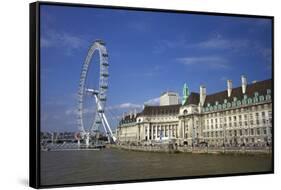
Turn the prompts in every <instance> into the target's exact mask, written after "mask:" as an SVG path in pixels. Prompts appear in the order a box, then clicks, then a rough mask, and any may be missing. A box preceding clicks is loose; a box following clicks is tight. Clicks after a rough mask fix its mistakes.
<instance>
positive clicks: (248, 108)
mask: <svg viewBox="0 0 281 190" xmlns="http://www.w3.org/2000/svg"><path fill="white" fill-rule="evenodd" d="M268 108H269V109H271V108H272V104H271V103H270V104H262V105H258V106H251V107H245V108H238V109H232V110H227V111H224V112H216V113H209V114H205V117H206V118H211V117H218V116H224V115H229V114H239V113H244V112H250V111H252V112H255V111H259V110H264V109H268Z"/></svg>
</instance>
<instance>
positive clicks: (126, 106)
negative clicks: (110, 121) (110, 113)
mask: <svg viewBox="0 0 281 190" xmlns="http://www.w3.org/2000/svg"><path fill="white" fill-rule="evenodd" d="M140 108H142V105H139V104H133V103H130V102H126V103H122V104H118V105H115V106H109V107H107V109H108V110H116V109H140Z"/></svg>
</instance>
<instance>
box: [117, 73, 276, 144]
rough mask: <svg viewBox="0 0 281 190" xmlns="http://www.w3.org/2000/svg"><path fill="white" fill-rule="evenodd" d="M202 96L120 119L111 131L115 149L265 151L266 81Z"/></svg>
mask: <svg viewBox="0 0 281 190" xmlns="http://www.w3.org/2000/svg"><path fill="white" fill-rule="evenodd" d="M241 81H242V85H241V86H240V87H237V88H234V89H232V82H231V81H228V82H227V86H228V88H227V90H225V91H221V92H218V93H214V94H210V95H207V93H206V88H205V87H204V86H200V92H199V93H195V92H191V93H190V95H189V96H188V98H187V100H186V101H185V103H184V104H183V105H182V104H177V105H167V106H145V107H144V109H143V111H142V112H140V113H137V114H131V115H127V116H124V117H123V118H122V120H121V121H120V124H119V126H118V128H117V142H118V143H119V144H136V145H151V144H159V143H167V142H173V143H175V144H177V145H180V146H181V145H187V146H207V145H208V146H266V145H271V142H272V135H271V134H272V88H271V83H272V81H271V79H268V80H264V81H260V82H255V83H253V84H247V83H246V78H245V77H244V76H242V78H241Z"/></svg>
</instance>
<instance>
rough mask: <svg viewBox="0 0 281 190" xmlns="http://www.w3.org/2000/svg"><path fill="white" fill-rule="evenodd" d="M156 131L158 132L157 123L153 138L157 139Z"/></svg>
mask: <svg viewBox="0 0 281 190" xmlns="http://www.w3.org/2000/svg"><path fill="white" fill-rule="evenodd" d="M157 133H158V125H156V129H155V140H156V139H157Z"/></svg>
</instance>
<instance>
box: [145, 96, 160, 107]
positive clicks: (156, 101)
mask: <svg viewBox="0 0 281 190" xmlns="http://www.w3.org/2000/svg"><path fill="white" fill-rule="evenodd" d="M144 104H145V105H159V104H160V97H157V98H152V99H149V100H147V101H146V102H144Z"/></svg>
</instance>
